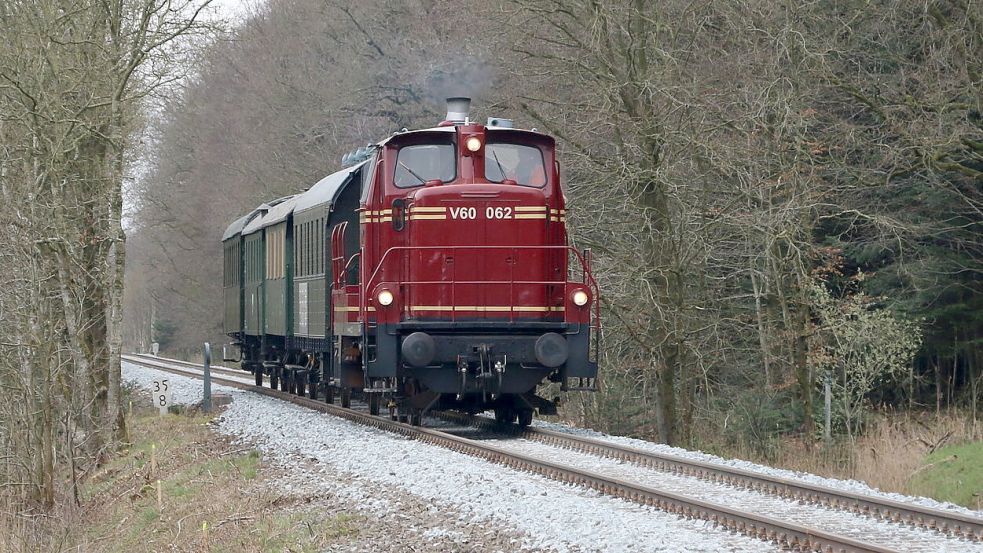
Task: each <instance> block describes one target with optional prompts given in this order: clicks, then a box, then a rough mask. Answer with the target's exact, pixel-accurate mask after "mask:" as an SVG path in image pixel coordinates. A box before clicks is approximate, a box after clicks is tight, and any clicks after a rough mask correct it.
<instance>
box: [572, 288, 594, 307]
mask: <svg viewBox="0 0 983 553" xmlns="http://www.w3.org/2000/svg"><path fill="white" fill-rule="evenodd" d="M588 299H590V298H588V297H587V292H584V291H583V290H577V291H576V292H574V293H573V303H574V304H575V305H577V306H579V307H583V306H585V305H587V300H588Z"/></svg>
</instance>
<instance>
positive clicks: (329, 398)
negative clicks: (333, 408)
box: [324, 386, 334, 403]
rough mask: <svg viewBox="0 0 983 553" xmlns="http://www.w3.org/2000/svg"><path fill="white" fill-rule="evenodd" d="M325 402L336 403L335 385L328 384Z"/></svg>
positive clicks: (325, 391)
mask: <svg viewBox="0 0 983 553" xmlns="http://www.w3.org/2000/svg"><path fill="white" fill-rule="evenodd" d="M324 402H325V403H334V386H328V387H327V388H325V390H324Z"/></svg>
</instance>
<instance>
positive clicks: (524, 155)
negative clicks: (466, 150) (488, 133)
mask: <svg viewBox="0 0 983 553" xmlns="http://www.w3.org/2000/svg"><path fill="white" fill-rule="evenodd" d="M485 178H486V179H488V180H490V181H491V182H502V181H504V180H506V179H509V180H513V181H515V182H516V183H518V184H521V185H523V186H536V187H539V186H543V185H544V184H546V166H545V164H544V163H543V153H542V152H541V151H540V150H539V148H536V147H535V146H525V145H522V144H506V143H490V144H487V145H486V146H485Z"/></svg>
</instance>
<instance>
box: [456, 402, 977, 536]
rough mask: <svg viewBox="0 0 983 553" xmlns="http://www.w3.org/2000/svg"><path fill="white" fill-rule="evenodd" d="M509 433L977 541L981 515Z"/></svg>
mask: <svg viewBox="0 0 983 553" xmlns="http://www.w3.org/2000/svg"><path fill="white" fill-rule="evenodd" d="M440 416H441V417H442V418H446V419H449V420H458V421H464V422H467V423H468V424H471V425H475V426H479V427H484V428H498V429H501V428H502V426H501V425H500V424H499V423H497V422H496V421H495V420H493V419H489V418H487V417H477V416H468V415H463V414H449V413H441V414H440ZM514 432H515V433H516V434H517V435H519V436H521V437H523V438H526V439H529V440H534V441H538V442H542V443H545V444H547V445H551V446H555V447H560V448H565V449H570V450H572V451H580V452H583V453H588V454H591V455H597V456H602V457H607V458H610V459H616V460H619V461H627V462H630V463H632V464H635V465H638V466H642V467H646V468H651V469H655V470H659V471H663V472H668V473H673V474H682V475H685V476H691V477H694V478H700V479H702V480H707V481H710V482H722V483H725V484H729V485H732V486H734V487H738V488H745V489H750V490H753V491H756V492H759V493H767V494H771V495H776V496H778V497H782V498H785V499H794V500H797V501H804V502H808V503H813V504H817V505H822V506H826V507H831V508H834V509H837V510H841V511H849V512H853V513H856V514H860V515H865V516H869V517H872V518H874V519H877V520H882V521H886V522H895V523H899V524H908V525H911V526H913V527H916V528H923V529H928V530H936V531H939V532H942V533H943V534H946V535H950V536H956V537H961V538H966V539H969V540H973V541H980V540H983V519H981V518H977V517H973V516H970V515H965V514H962V513H955V512H947V511H941V510H938V509H930V508H928V507H922V506H919V505H912V504H909V503H902V502H900V501H894V500H891V499H887V498H880V497H873V496H868V495H863V494H858V493H854V492H849V491H845V490H837V489H835V488H829V487H825V486H819V485H815V484H809V483H807V482H802V481H799V480H793V479H790V478H782V477H780V476H773V475H768V474H762V473H759V472H754V471H751V470H745V469H740V468H736V467H727V466H723V465H719V464H715V463H708V462H705V461H699V460H696V459H688V458H685V457H680V456H677V455H671V454H667V453H655V452H652V451H646V450H643V449H638V448H633V447H630V446H625V445H619V444H614V443H611V442H606V441H604V440H599V439H595V438H588V437H585V436H578V435H575V434H568V433H564V432H557V431H553V430H547V429H544V428H536V427H532V426H530V427H526V428H523V429H519V430H514Z"/></svg>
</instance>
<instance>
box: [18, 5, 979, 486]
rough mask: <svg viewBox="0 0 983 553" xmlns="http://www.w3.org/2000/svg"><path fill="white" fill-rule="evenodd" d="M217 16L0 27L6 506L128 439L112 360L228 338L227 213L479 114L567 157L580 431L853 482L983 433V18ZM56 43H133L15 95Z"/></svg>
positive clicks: (765, 11)
mask: <svg viewBox="0 0 983 553" xmlns="http://www.w3.org/2000/svg"><path fill="white" fill-rule="evenodd" d="M199 4H200V3H195V2H190V3H189V4H188V5H186V6H184V7H183V8H180V9H179V7H176V6H175V7H174V9H173V10H170V9H167V10H164V11H154V10H153V9H150V11H149V13H150V15H149V16H148V19H146V20H147V21H153V22H158V23H159V24H160V25H159V26H154V25H141V22H142V21H144V19H142V18H141V14H143V13H145V12H141V11H140V7H141V6H150V7H154V6H171V4H170V3H161V2H154V1H153V0H126V1H125V2H121V3H119V5H120V6H127V7H128V8H129V9H130V10H131V11H123V12H121V13H117V14H115V15H116V16H117V17H116V18H115V19H114V18H113V14H109V16H108V17H107V16H105V14H101V13H98V8H97V7H98V6H108V5H116V4H104V3H100V2H84V1H82V0H80V4H79V5H80V6H81V5H85V6H87V8H86V9H85V10H82V9H80V10H79V12H78V13H82V14H88V13H96V15H95V16H93V19H92V21H90V22H89V23H90V26H89V27H84V26H73V25H69V24H67V23H66V18H65V17H63V12H59V11H58V10H59V9H62V8H64V5H62V4H59V3H58V2H55V1H54V0H51V1H50V2H49V1H47V0H46V1H45V2H41V3H39V4H36V5H38V6H45V7H46V8H45V9H46V10H48V11H44V10H40V11H36V12H33V15H32V19H30V21H32V22H36V23H37V25H36V26H35V27H33V28H32V27H30V26H21V27H18V26H17V24H16V23H18V22H20V21H24V17H23V15H24V14H23V13H21V12H19V11H18V10H23V9H26V8H25V6H26V5H31V3H28V4H26V5H25V4H20V3H16V2H15V3H12V4H10V5H9V6H8V7H7V8H4V9H0V15H2V16H3V17H4V19H3V20H0V22H2V23H3V25H4V29H21V32H20V34H17V33H13V34H11V33H4V39H3V41H0V77H3V78H4V79H5V80H3V81H0V101H3V102H4V103H3V104H2V107H3V118H2V119H0V124H2V126H0V136H3V138H4V141H3V144H4V149H3V151H2V157H0V176H2V177H3V180H2V183H3V185H4V186H3V189H2V191H3V194H4V196H3V201H4V204H5V206H7V207H8V209H4V210H0V212H2V215H3V218H2V219H0V222H2V223H3V225H4V233H3V235H2V240H3V243H2V244H0V245H2V246H3V247H2V248H0V252H2V253H0V255H2V256H3V257H2V258H0V259H2V261H3V264H4V266H5V267H7V268H6V269H5V279H4V280H8V279H7V278H6V276H7V274H6V271H11V272H10V279H9V280H10V282H11V283H12V284H11V285H10V286H8V287H6V288H4V289H2V290H0V307H2V308H3V312H4V317H3V318H2V321H0V324H2V325H4V326H3V334H2V336H4V340H3V343H0V348H2V349H0V353H3V355H2V356H0V369H2V371H3V378H4V382H14V383H15V384H14V385H11V386H9V387H8V389H7V390H5V391H4V393H5V394H8V395H9V396H10V397H14V396H17V397H25V398H27V399H28V401H24V402H20V403H10V402H5V403H4V407H3V409H2V410H0V411H2V413H0V422H3V423H4V424H3V426H2V429H0V438H2V439H3V440H4V444H3V445H4V446H5V447H4V451H9V452H11V453H9V454H8V455H7V456H6V457H5V458H4V463H3V465H2V468H3V470H4V471H5V473H4V482H8V483H10V482H13V483H16V484H15V485H13V486H10V487H7V488H5V490H7V492H9V491H10V490H16V493H14V494H13V495H17V496H18V497H20V496H23V497H27V498H29V499H30V500H31V501H33V502H35V503H36V504H40V505H44V504H50V503H51V502H53V501H54V499H55V497H54V491H53V490H55V489H57V488H58V486H56V485H55V480H57V478H58V476H57V475H58V474H60V472H59V471H62V472H65V471H68V472H70V473H71V475H72V477H71V478H70V479H68V481H70V482H74V481H75V474H76V471H79V472H82V473H84V471H85V470H87V467H90V466H96V465H98V459H99V458H100V456H101V455H103V454H104V452H105V451H106V450H107V448H111V446H112V444H113V443H117V441H118V440H120V439H123V436H124V435H125V427H123V425H122V419H121V418H120V416H119V412H120V407H121V406H120V404H119V401H120V400H119V393H118V390H119V358H118V355H119V352H120V351H121V350H140V351H146V350H147V349H148V348H149V345H150V343H151V342H158V343H160V345H161V349H162V351H163V352H164V353H166V354H169V355H176V356H193V355H195V354H196V353H197V352H198V351H200V348H201V343H202V342H203V341H210V342H211V343H212V344H220V343H222V342H223V341H225V337H224V336H223V334H222V328H221V316H220V314H221V313H222V309H221V305H220V304H221V301H222V294H221V282H222V275H221V271H222V263H221V247H220V242H219V240H220V237H221V234H222V231H223V230H224V229H225V227H226V226H227V224H228V223H229V222H230V221H232V220H233V219H234V218H236V217H238V216H240V215H241V214H243V213H246V212H248V211H249V210H250V209H252V208H254V207H255V206H257V205H258V204H260V203H261V202H264V201H268V200H270V199H273V198H277V197H281V196H284V195H288V194H294V193H297V192H299V191H301V190H303V189H306V188H307V187H309V186H311V185H312V184H313V183H314V182H316V181H317V180H319V179H320V178H321V177H323V176H325V175H326V174H328V173H331V172H333V171H335V170H337V169H338V168H339V166H340V159H341V156H342V154H344V153H346V152H348V151H350V150H352V149H353V148H355V147H358V146H364V145H365V144H366V143H369V142H375V141H377V140H379V139H381V138H384V137H385V136H388V135H389V134H390V133H392V132H393V131H396V130H399V129H401V128H403V127H407V128H414V127H426V126H432V125H434V124H435V123H437V122H438V121H440V120H441V119H442V117H443V115H444V111H443V109H444V104H443V99H444V97H446V96H450V95H462V94H463V95H468V96H471V97H473V98H474V106H475V107H474V109H473V112H472V117H473V118H475V119H476V120H478V121H482V120H484V117H485V116H498V117H508V118H513V119H515V120H516V123H517V125H518V126H520V127H527V128H528V127H536V128H538V129H540V130H542V131H544V132H547V133H550V134H552V135H554V136H556V137H557V139H558V143H559V147H560V149H561V151H560V160H561V163H562V164H563V169H562V171H563V181H564V186H565V187H566V193H567V197H568V208H569V210H570V215H569V220H568V221H569V223H568V224H569V226H570V229H571V230H572V236H571V240H572V242H573V244H574V245H576V246H578V247H581V248H591V250H592V251H593V253H594V256H595V260H596V261H595V267H596V268H597V272H598V274H597V278H598V281H599V282H600V283H601V287H602V294H603V315H604V318H605V330H604V336H603V351H602V358H601V370H602V375H603V376H602V379H601V382H600V385H601V386H600V391H599V392H598V393H596V394H590V395H571V396H570V397H568V398H567V402H566V405H565V407H564V411H563V416H564V417H565V418H567V419H568V420H573V421H575V422H577V423H579V424H584V425H587V426H591V427H594V428H597V429H600V430H604V431H607V432H614V433H622V434H632V435H636V436H642V437H646V438H650V439H654V440H659V441H663V442H667V443H671V444H675V445H680V446H684V447H694V448H702V449H705V450H710V451H716V452H721V453H724V454H728V455H742V456H745V457H751V458H754V459H759V460H764V461H766V462H770V463H777V464H785V465H791V466H798V467H799V468H815V469H817V470H819V469H823V470H826V471H827V472H829V471H830V470H833V469H836V470H834V471H833V472H836V471H837V470H838V471H839V474H840V475H845V476H859V477H865V476H866V475H865V474H863V467H864V466H867V467H868V468H870V469H872V470H873V471H879V472H882V473H883V472H884V467H883V466H882V465H879V462H880V461H882V460H884V459H889V458H894V457H897V456H898V454H899V452H902V451H905V450H908V449H913V447H912V441H913V440H921V441H924V442H925V443H924V444H923V445H924V446H925V447H924V448H922V449H920V451H923V450H924V449H935V448H937V447H939V446H941V445H943V444H944V443H945V442H946V441H947V440H949V441H952V440H955V439H964V440H972V439H974V438H975V439H978V438H979V437H980V434H981V429H980V426H979V418H980V415H979V408H980V407H981V406H983V348H981V344H983V263H981V260H983V234H981V231H983V115H981V113H983V76H981V75H983V10H981V6H980V4H979V3H978V2H977V1H975V0H931V1H916V0H884V1H876V2H868V1H863V2H861V1H852V0H842V1H836V0H824V1H820V2H810V3H796V2H771V1H763V0H762V1H757V0H745V1H742V2H712V1H710V0H706V1H691V0H690V1H676V0H668V1H666V2H650V1H647V0H600V1H598V0H523V1H519V0H492V1H483V2H478V1H472V0H464V1H453V2H452V1H450V0H406V1H405V2H389V1H385V0H364V1H362V2H357V3H351V2H347V1H343V0H268V2H266V3H264V4H262V5H259V6H257V7H256V8H254V9H253V11H252V12H251V13H250V15H248V16H247V17H245V18H243V20H242V21H241V22H240V23H239V24H238V25H237V26H236V27H235V28H234V29H233V30H231V31H226V32H218V31H217V30H216V29H214V28H211V27H205V26H201V25H199V24H198V23H197V22H196V20H195V15H196V14H195V12H194V10H192V11H191V12H190V13H189V12H188V10H187V8H189V7H190V8H195V6H197V5H199ZM94 6H95V7H96V8H94ZM159 9H160V8H158V10H159ZM4 10H6V11H4ZM91 10H96V11H95V12H92V11H91ZM114 21H115V23H114ZM107 22H108V23H107ZM104 24H106V25H108V26H107V27H106V28H105V29H104V30H100V29H102V28H101V27H99V25H104ZM59 25H62V27H59ZM128 25H129V26H128ZM38 29H42V30H43V31H44V32H38ZM50 29H56V30H58V32H61V33H67V36H71V34H72V33H73V32H79V33H83V34H86V35H87V36H91V34H92V32H93V29H96V31H95V34H96V36H106V37H109V38H108V39H107V40H108V41H109V42H108V43H109V44H110V45H116V47H115V48H107V47H104V45H100V47H97V48H96V47H94V48H93V49H91V50H85V49H82V50H81V53H79V50H77V47H78V45H79V44H87V43H88V42H86V41H85V40H82V41H71V40H66V41H64V42H54V43H50V42H49V43H48V44H47V45H46V46H45V47H47V48H49V49H53V50H55V51H68V52H72V53H73V55H75V57H73V58H71V63H70V64H67V65H66V67H71V68H72V70H71V71H67V70H66V71H60V72H59V71H58V68H57V67H50V66H49V67H47V68H46V69H45V70H44V72H43V74H44V75H45V77H46V79H47V80H45V79H41V78H38V79H36V80H32V79H23V78H20V77H22V76H23V75H31V74H33V73H32V71H34V70H35V69H38V68H40V67H42V66H44V63H49V64H50V63H51V61H50V60H51V59H56V60H58V59H62V58H49V59H48V60H47V61H46V62H43V63H42V62H39V61H38V60H39V59H40V58H37V57H31V56H29V55H23V50H21V49H19V48H22V47H23V44H25V43H30V41H31V40H33V39H34V37H36V36H41V35H44V36H48V37H49V38H50V35H51V32H49V31H50ZM80 29H81V30H80ZM45 33H48V34H47V35H45ZM114 33H115V34H114ZM141 33H144V34H148V33H149V38H148V39H147V41H146V42H140V41H139V40H137V39H135V38H134V37H139V36H143V35H142V34H141ZM154 33H157V34H154ZM114 37H115V42H114ZM176 37H180V41H178V42H179V46H180V47H177V46H175V47H174V48H170V47H169V46H168V45H169V44H170V41H172V40H175V39H176ZM18 40H22V42H20V43H18ZM23 41H26V42H23ZM32 44H33V43H32ZM52 44H55V45H56V46H52ZM33 46H35V47H38V48H40V46H39V45H38V44H33ZM59 47H60V50H59ZM107 53H108V54H107ZM151 54H153V55H151ZM106 56H108V57H106ZM113 56H115V57H113ZM65 59H68V58H65ZM65 63H67V62H65ZM175 67H179V68H180V69H175ZM83 69H84V70H83ZM124 70H127V71H128V72H127V71H124ZM37 74H38V75H41V74H42V72H41V71H40V70H38V72H37ZM134 75H135V77H134ZM13 77H18V78H13ZM55 77H57V78H55ZM52 83H54V85H57V86H54V85H53V84H52ZM92 83H97V85H93V84H92ZM32 86H33V87H34V88H32ZM52 86H54V88H52ZM46 87H47V88H46ZM40 92H44V94H43V95H42V94H40ZM45 102H47V103H45ZM39 114H42V115H43V116H39ZM52 114H57V116H55V115H52ZM106 121H109V122H110V123H109V124H108V126H107V124H106ZM91 160H96V161H95V162H91V163H90V161H91ZM46 164H47V165H46ZM80 175H81V177H80ZM124 176H126V177H128V178H129V180H127V181H126V183H125V184H126V186H125V187H123V186H122V185H123V184H124ZM18 183H19V184H18ZM124 190H125V191H126V193H127V195H126V199H127V201H128V202H129V204H128V205H132V209H131V210H129V213H128V215H127V216H126V218H125V219H124V215H123V211H122V205H123V199H124V195H123V191H124ZM10 206H32V207H33V210H31V211H30V212H27V211H25V210H12V209H9V207H10ZM63 206H69V208H68V209H62V207H63ZM124 227H125V228H126V233H125V236H124V234H123V229H124ZM124 239H125V242H126V259H125V287H124V286H122V284H123V283H124V281H123V280H121V277H120V275H121V272H122V269H121V267H122V265H123V259H124V258H123V256H122V254H121V253H120V250H119V248H120V246H121V245H122V243H123V241H124ZM10 267H16V268H17V269H16V270H15V271H14V270H11V269H9V268H10ZM123 290H125V294H123V293H122V291H123ZM120 302H122V303H120ZM8 314H14V315H16V316H13V315H8ZM25 344H26V345H28V346H29V349H25V347H24V346H25ZM25 366H26V367H28V368H27V369H25V368H24V367H25ZM76 383H81V385H80V386H75V384H76ZM826 389H828V391H829V393H828V396H827V395H826V394H825V390H826ZM826 397H828V398H829V405H830V407H829V412H830V414H831V419H830V422H829V424H827V423H826V420H825V418H824V400H825V399H826ZM885 413H902V414H903V416H902V417H900V418H902V419H904V421H906V422H903V423H899V422H897V420H898V419H899V417H897V416H891V417H886V418H885ZM947 413H948V415H946V414H947ZM926 414H928V415H931V419H932V421H934V422H931V421H929V422H926V421H927V420H928V419H926ZM943 419H944V420H945V421H946V424H943V425H939V424H938V421H940V420H943ZM885 420H886V421H888V422H887V423H884V422H883V421H885ZM20 421H28V422H27V427H25V426H24V423H22V422H20ZM918 427H923V428H927V429H930V430H929V431H926V432H927V433H924V434H918V435H916V434H913V433H911V432H908V431H907V430H910V429H912V428H918ZM899 429H900V430H899ZM893 432H900V434H894V433H893ZM871 436H875V437H879V439H880V441H879V442H870V441H865V440H870V439H871ZM52 442H57V443H52ZM872 443H873V444H874V445H876V447H871V444H872ZM915 445H918V447H919V448H921V445H919V444H915ZM871 450H873V453H872V454H871ZM865 459H866V460H867V461H868V462H867V463H866V465H865V463H864V460H865ZM806 460H807V461H808V462H812V463H818V466H810V465H808V464H805V466H803V464H804V463H806ZM918 461H919V462H920V457H919V459H918ZM910 472H911V471H910V470H908V471H906V472H904V474H903V478H907V477H908V476H909V475H910ZM24 490H27V491H26V492H25V491H24ZM5 493H6V492H5ZM10 493H13V492H10Z"/></svg>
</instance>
